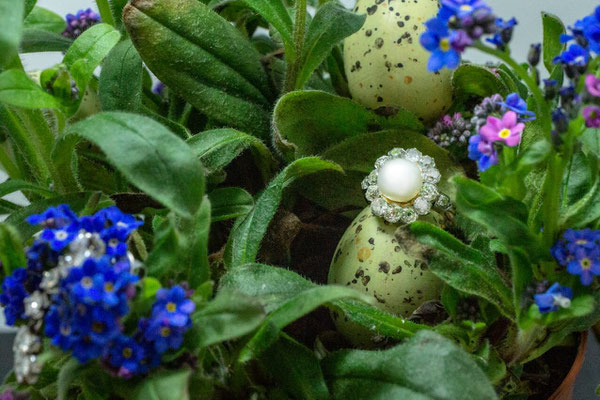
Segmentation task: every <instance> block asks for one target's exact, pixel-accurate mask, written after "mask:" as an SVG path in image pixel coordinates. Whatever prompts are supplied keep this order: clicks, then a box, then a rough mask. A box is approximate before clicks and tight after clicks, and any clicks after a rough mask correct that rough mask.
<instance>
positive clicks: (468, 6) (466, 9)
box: [460, 4, 473, 12]
mask: <svg viewBox="0 0 600 400" xmlns="http://www.w3.org/2000/svg"><path fill="white" fill-rule="evenodd" d="M472 10H473V7H471V6H470V5H468V4H463V5H462V6H460V11H466V12H471V11H472Z"/></svg>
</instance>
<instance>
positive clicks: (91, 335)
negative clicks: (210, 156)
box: [0, 205, 194, 383]
mask: <svg viewBox="0 0 600 400" xmlns="http://www.w3.org/2000/svg"><path fill="white" fill-rule="evenodd" d="M27 221H28V222H29V223H30V224H32V225H38V226H40V227H41V228H42V230H41V232H40V233H39V234H38V235H36V239H35V241H34V243H33V245H32V246H31V247H30V248H29V249H28V250H27V252H26V254H27V266H26V267H24V268H18V269H16V270H15V271H13V273H12V274H11V275H10V276H8V277H6V279H5V280H4V282H3V283H2V294H0V304H2V305H3V306H4V307H5V309H4V313H5V316H6V320H7V323H8V324H10V325H14V324H16V323H19V324H20V325H21V326H20V328H19V334H18V335H17V338H16V339H15V346H14V348H15V373H16V376H17V379H18V381H19V382H28V383H34V382H35V380H36V379H37V374H39V372H40V371H41V365H40V363H39V362H38V361H37V355H38V354H39V352H40V351H41V347H42V345H41V343H42V340H41V336H46V337H48V338H49V339H50V343H51V344H52V345H54V346H56V347H59V348H60V349H62V350H63V351H69V352H71V353H72V355H73V357H75V358H76V359H77V360H78V361H79V362H81V363H86V362H89V361H91V360H95V359H99V360H101V361H102V365H104V366H105V367H106V368H107V369H108V370H109V371H110V372H113V373H114V374H115V375H117V376H120V377H125V378H129V377H131V376H134V375H136V374H140V373H145V372H148V371H149V370H150V368H153V367H156V366H157V365H158V364H159V363H160V360H161V355H162V354H163V353H165V351H167V350H176V349H178V348H179V347H180V346H181V344H182V342H183V334H184V333H185V332H186V331H187V330H188V329H189V328H190V326H191V319H190V314H191V312H192V311H193V310H194V303H193V302H192V301H191V300H189V295H190V293H186V291H185V290H184V289H183V288H182V287H180V286H175V287H173V288H171V289H161V290H159V291H158V293H157V295H156V302H155V304H154V306H153V307H152V314H151V317H150V318H141V319H140V320H139V323H138V324H135V325H138V326H139V329H138V330H137V331H136V332H134V333H133V334H131V335H128V332H127V331H126V328H125V327H126V326H129V325H132V324H126V323H125V322H126V320H127V318H129V316H130V308H131V303H132V302H133V301H135V297H136V284H137V282H138V281H139V277H138V275H137V274H136V271H137V270H138V269H139V263H138V262H137V261H135V259H134V258H133V255H132V254H131V253H130V252H129V249H128V240H129V239H130V236H131V235H132V233H133V232H134V231H135V230H136V229H138V228H139V227H140V226H141V225H142V224H143V222H142V221H139V220H137V219H136V218H135V217H133V216H132V215H129V214H125V213H122V212H121V211H120V210H119V209H118V208H116V207H109V208H106V209H103V210H101V211H99V212H97V213H96V214H94V215H91V216H82V217H79V216H77V215H76V214H75V213H74V212H73V211H72V210H71V209H70V208H69V207H68V206H66V205H61V206H58V207H51V208H49V209H48V210H46V211H45V212H43V213H41V214H38V215H32V216H30V217H29V218H28V219H27ZM134 322H135V321H134ZM135 325H134V326H135Z"/></svg>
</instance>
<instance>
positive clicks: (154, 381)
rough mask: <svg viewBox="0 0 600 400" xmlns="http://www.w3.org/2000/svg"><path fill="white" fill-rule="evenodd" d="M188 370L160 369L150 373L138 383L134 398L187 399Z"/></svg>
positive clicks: (142, 399) (137, 399)
mask: <svg viewBox="0 0 600 400" xmlns="http://www.w3.org/2000/svg"><path fill="white" fill-rule="evenodd" d="M191 373H192V372H191V371H190V370H186V369H182V370H178V371H161V372H158V373H155V374H152V375H150V376H148V377H146V378H144V379H143V380H141V383H140V384H139V385H138V388H137V390H136V391H135V394H134V395H133V397H132V398H133V399H134V400H189V398H190V394H189V390H188V383H189V380H190V375H191Z"/></svg>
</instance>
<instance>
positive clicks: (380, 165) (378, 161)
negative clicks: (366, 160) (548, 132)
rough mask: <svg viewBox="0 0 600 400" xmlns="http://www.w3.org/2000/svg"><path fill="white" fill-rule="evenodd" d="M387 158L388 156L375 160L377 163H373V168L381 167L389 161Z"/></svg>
mask: <svg viewBox="0 0 600 400" xmlns="http://www.w3.org/2000/svg"><path fill="white" fill-rule="evenodd" d="M389 159H390V158H389V157H388V156H381V157H379V158H378V159H377V161H375V168H376V169H379V168H381V167H383V165H384V164H385V163H386V162H388V161H389Z"/></svg>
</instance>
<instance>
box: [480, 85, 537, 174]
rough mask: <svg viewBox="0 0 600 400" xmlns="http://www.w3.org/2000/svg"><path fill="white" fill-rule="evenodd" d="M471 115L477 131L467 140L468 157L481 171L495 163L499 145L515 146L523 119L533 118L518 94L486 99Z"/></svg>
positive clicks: (518, 140)
mask: <svg viewBox="0 0 600 400" xmlns="http://www.w3.org/2000/svg"><path fill="white" fill-rule="evenodd" d="M474 114H475V115H474V117H473V119H472V122H473V123H474V124H475V126H476V127H477V131H478V132H479V134H477V135H473V136H471V138H470V139H469V158H470V159H471V160H473V161H476V162H477V164H478V166H479V169H480V170H481V171H485V170H487V169H488V168H490V167H491V166H492V165H496V164H498V162H499V158H498V149H499V145H500V147H501V146H508V147H515V146H518V145H519V143H520V142H521V136H522V133H523V130H524V129H525V122H527V121H531V120H533V119H535V113H533V112H531V111H528V110H527V103H526V102H525V100H523V99H522V98H521V97H520V96H519V95H518V94H517V93H511V94H509V95H508V96H507V97H506V99H503V98H502V96H500V95H494V96H492V97H489V98H485V99H484V100H483V102H482V103H481V104H480V105H479V106H477V107H476V108H475V112H474ZM483 121H485V123H484V122H483Z"/></svg>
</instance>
